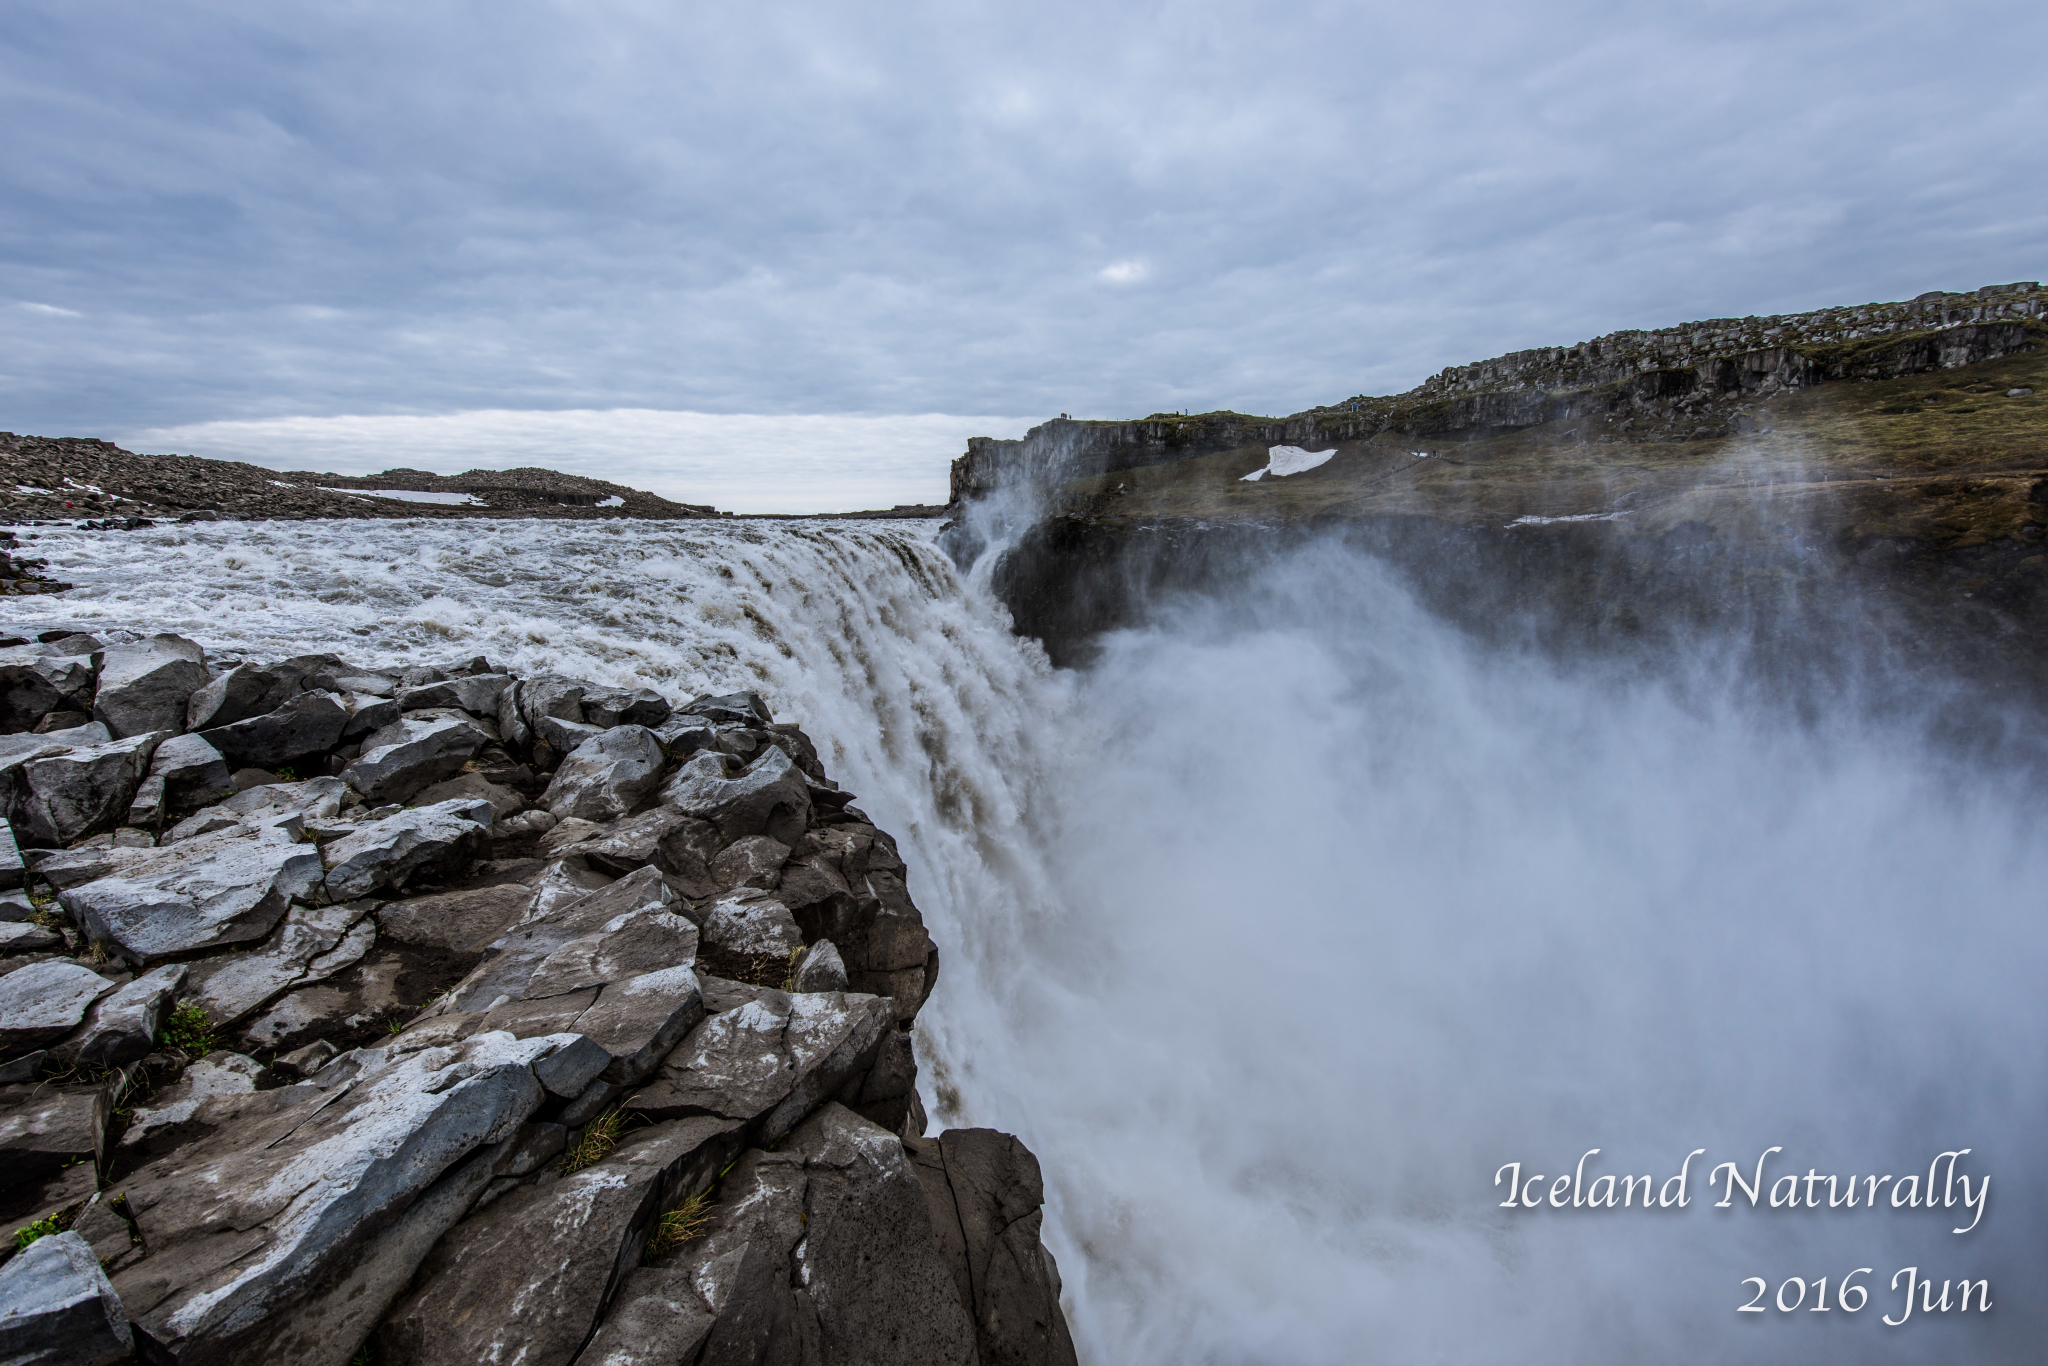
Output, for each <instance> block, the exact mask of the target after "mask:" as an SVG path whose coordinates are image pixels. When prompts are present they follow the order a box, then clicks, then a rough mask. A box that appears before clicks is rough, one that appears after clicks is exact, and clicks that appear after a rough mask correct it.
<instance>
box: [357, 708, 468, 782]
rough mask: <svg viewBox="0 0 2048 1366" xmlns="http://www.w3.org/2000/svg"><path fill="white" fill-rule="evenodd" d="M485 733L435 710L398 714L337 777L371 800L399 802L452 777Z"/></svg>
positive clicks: (466, 760)
mask: <svg viewBox="0 0 2048 1366" xmlns="http://www.w3.org/2000/svg"><path fill="white" fill-rule="evenodd" d="M489 738H490V737H489V736H488V735H486V734H484V732H483V731H482V730H481V729H480V728H479V727H478V726H477V725H476V723H475V722H473V721H470V720H467V719H463V718H459V717H455V716H449V715H445V714H441V713H433V712H429V713H424V714H420V715H415V716H405V717H401V718H400V719H399V720H397V721H394V722H392V723H391V724H390V725H388V726H385V727H384V728H383V729H382V730H379V731H377V732H376V733H374V734H372V735H371V736H370V738H369V739H367V740H365V741H363V752H362V756H361V757H360V758H358V759H357V760H356V761H355V762H354V763H351V764H350V765H349V766H348V767H347V768H345V769H343V770H342V773H341V776H342V779H343V781H345V782H347V783H348V785H349V786H350V787H353V788H354V789H355V790H356V791H358V792H360V793H362V794H363V797H364V798H365V799H366V800H367V801H369V802H370V803H371V804H372V805H382V804H384V803H387V802H402V801H405V800H406V799H407V798H409V797H411V796H412V795H413V794H414V793H416V792H418V791H419V790H420V789H421V788H423V787H426V786H428V785H429V784H431V783H438V782H440V781H441V780H442V779H443V778H450V777H453V776H454V775H455V774H456V773H458V772H460V771H461V769H462V766H463V765H464V764H466V763H468V762H469V760H470V757H471V756H472V755H474V754H475V753H476V752H477V751H478V750H480V749H482V748H483V747H484V742H485V741H486V740H488V739H489Z"/></svg>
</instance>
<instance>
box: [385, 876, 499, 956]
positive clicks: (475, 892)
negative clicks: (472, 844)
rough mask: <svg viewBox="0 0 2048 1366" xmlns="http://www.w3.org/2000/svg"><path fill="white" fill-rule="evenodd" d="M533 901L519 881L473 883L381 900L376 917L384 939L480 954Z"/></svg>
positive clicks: (429, 947) (424, 946)
mask: <svg viewBox="0 0 2048 1366" xmlns="http://www.w3.org/2000/svg"><path fill="white" fill-rule="evenodd" d="M532 902H533V890H532V889H531V888H529V887H526V886H524V885H522V884H519V883H507V884H502V885H499V886H495V887H474V888H467V889H465V890H462V891H458V892H442V893H439V894H437V895H434V896H417V897H411V898H408V899H406V900H404V901H392V902H387V903H385V904H384V905H383V906H381V907H379V908H378V911H377V922H378V924H379V926H380V927H381V929H382V932H383V935H384V937H385V938H387V939H391V940H394V941H396V942H398V943H401V944H414V945H417V946H419V947H421V948H428V949H443V950H446V951H448V952H451V953H458V954H474V953H482V952H483V951H484V950H485V949H487V948H489V947H490V945H491V943H492V941H494V940H496V939H497V938H498V937H499V936H500V935H502V934H504V933H505V931H507V930H509V929H510V928H512V926H513V925H515V924H517V923H518V922H519V921H520V920H521V919H522V918H523V917H524V916H525V914H526V912H527V909H528V907H529V906H531V904H532Z"/></svg>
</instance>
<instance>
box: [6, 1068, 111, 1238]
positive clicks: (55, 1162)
mask: <svg viewBox="0 0 2048 1366" xmlns="http://www.w3.org/2000/svg"><path fill="white" fill-rule="evenodd" d="M110 1100H111V1093H110V1091H109V1088H108V1087H106V1086H104V1085H101V1086H53V1085H50V1084H48V1083H22V1084H19V1085H14V1086H0V1162H4V1165H5V1172H4V1175H0V1189H5V1190H6V1191H7V1192H8V1196H7V1199H6V1201H5V1207H6V1208H7V1209H8V1210H10V1212H11V1211H13V1210H17V1209H19V1208H21V1206H22V1203H23V1202H22V1201H21V1200H19V1199H17V1198H16V1195H17V1188H18V1187H20V1186H21V1185H23V1184H24V1183H32V1182H38V1181H43V1180H45V1179H47V1178H49V1177H52V1176H55V1175H56V1174H57V1173H58V1172H60V1171H62V1170H64V1168H65V1165H66V1164H67V1163H71V1162H74V1161H76V1160H77V1159H78V1158H80V1157H81V1156H82V1157H85V1158H87V1159H88V1160H90V1159H92V1158H95V1157H98V1156H99V1155H100V1153H101V1151H102V1149H103V1148H104V1146H105V1141H106V1129H107V1119H108V1116H109V1115H110V1114H111V1113H112V1111H111V1107H110ZM86 1175H87V1176H90V1175H91V1173H90V1172H87V1173H86ZM86 1184H87V1187H88V1189H90V1187H91V1184H92V1183H91V1182H90V1181H88V1182H87V1183H86ZM31 1199H32V1197H31Z"/></svg>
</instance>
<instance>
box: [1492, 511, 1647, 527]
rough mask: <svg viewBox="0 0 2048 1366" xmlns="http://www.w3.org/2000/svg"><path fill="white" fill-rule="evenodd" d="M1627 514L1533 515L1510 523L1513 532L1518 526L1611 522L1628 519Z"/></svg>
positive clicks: (1518, 518)
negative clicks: (1621, 518)
mask: <svg viewBox="0 0 2048 1366" xmlns="http://www.w3.org/2000/svg"><path fill="white" fill-rule="evenodd" d="M1626 516H1628V514H1627V513H1626V512H1579V513H1574V514H1573V515H1571V516H1569V517H1538V516H1535V515H1534V514H1533V513H1532V514H1529V515H1526V516H1522V517H1517V518H1515V520H1514V521H1512V522H1509V523H1508V528H1509V529H1510V530H1512V529H1513V528H1515V527H1518V526H1548V525H1549V524H1550V523H1552V522H1611V521H1613V520H1614V519H1615V518H1617V517H1626Z"/></svg>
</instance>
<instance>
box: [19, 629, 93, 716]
mask: <svg viewBox="0 0 2048 1366" xmlns="http://www.w3.org/2000/svg"><path fill="white" fill-rule="evenodd" d="M48 650H49V647H47V646H45V647H43V648H42V649H37V648H36V647H33V646H30V647H26V648H20V649H13V650H7V651H4V652H0V730H4V731H7V732H10V733H12V732H16V731H26V730H28V729H30V728H31V727H33V726H34V725H36V724H37V723H38V722H40V721H41V720H42V719H43V718H44V717H45V716H48V715H49V714H50V713H52V712H54V711H60V710H83V709H84V708H86V707H88V706H90V705H91V700H92V684H93V671H92V665H91V664H90V663H89V662H88V661H87V660H85V659H81V658H72V657H68V656H63V655H52V654H50V653H48Z"/></svg>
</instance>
